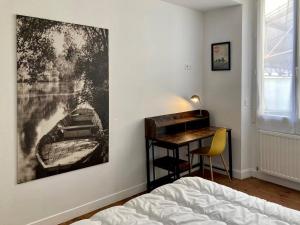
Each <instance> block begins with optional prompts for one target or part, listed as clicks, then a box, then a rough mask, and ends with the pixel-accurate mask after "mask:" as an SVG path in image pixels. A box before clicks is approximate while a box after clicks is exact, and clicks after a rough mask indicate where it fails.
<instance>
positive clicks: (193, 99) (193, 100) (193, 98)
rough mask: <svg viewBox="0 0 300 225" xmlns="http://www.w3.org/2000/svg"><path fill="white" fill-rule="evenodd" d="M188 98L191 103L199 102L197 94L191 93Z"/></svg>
mask: <svg viewBox="0 0 300 225" xmlns="http://www.w3.org/2000/svg"><path fill="white" fill-rule="evenodd" d="M190 99H191V101H192V102H193V103H200V97H199V96H198V95H193V96H192V97H191V98H190Z"/></svg>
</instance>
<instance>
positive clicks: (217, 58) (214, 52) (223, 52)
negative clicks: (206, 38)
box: [211, 42, 231, 71]
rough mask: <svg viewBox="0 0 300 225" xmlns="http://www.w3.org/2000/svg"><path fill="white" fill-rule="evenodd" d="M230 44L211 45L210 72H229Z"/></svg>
mask: <svg viewBox="0 0 300 225" xmlns="http://www.w3.org/2000/svg"><path fill="white" fill-rule="evenodd" d="M230 69H231V65H230V42H221V43H214V44H212V45H211V70H212V71H222V70H230Z"/></svg>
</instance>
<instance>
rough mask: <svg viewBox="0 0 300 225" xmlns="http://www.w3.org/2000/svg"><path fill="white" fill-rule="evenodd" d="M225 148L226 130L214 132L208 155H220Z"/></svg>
mask: <svg viewBox="0 0 300 225" xmlns="http://www.w3.org/2000/svg"><path fill="white" fill-rule="evenodd" d="M225 147H226V129H225V128H219V129H217V130H216V133H215V135H214V137H213V140H212V143H211V146H210V150H209V153H208V154H209V155H211V156H213V155H220V154H222V153H223V152H224V150H225Z"/></svg>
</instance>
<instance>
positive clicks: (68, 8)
mask: <svg viewBox="0 0 300 225" xmlns="http://www.w3.org/2000/svg"><path fill="white" fill-rule="evenodd" d="M232 12H233V13H234V14H233V15H231V13H232ZM220 13H222V14H223V16H230V17H231V18H232V21H230V23H234V24H236V25H237V26H238V28H236V29H233V30H232V32H233V36H232V37H231V36H228V37H224V39H231V40H232V41H233V49H234V50H233V57H234V61H233V71H232V72H231V73H220V74H211V73H208V74H207V75H206V77H208V76H211V77H212V80H211V81H210V80H208V79H207V80H208V81H207V82H208V84H207V86H206V88H209V87H212V86H215V85H217V86H216V87H227V88H225V89H224V91H222V92H220V93H212V94H210V95H208V96H207V98H208V100H209V101H210V102H214V100H215V99H216V98H217V96H215V94H217V95H218V96H219V95H222V96H224V95H227V94H228V97H226V98H225V99H223V100H224V101H226V100H227V99H233V101H232V102H233V103H232V104H230V105H228V106H226V108H220V107H221V106H218V105H214V104H212V105H208V106H209V110H212V115H214V114H215V113H216V115H220V113H221V115H222V114H223V113H224V115H223V116H221V117H222V118H223V119H222V120H219V119H216V118H217V117H215V119H214V120H215V122H216V123H217V124H220V125H228V126H231V127H232V128H233V129H234V139H235V146H234V148H235V149H236V151H238V149H239V145H240V137H239V136H238V135H237V133H238V132H239V130H238V128H237V126H238V122H236V119H237V118H240V113H238V112H237V113H236V115H228V118H229V120H227V113H226V112H228V110H229V109H230V112H232V111H233V110H235V109H236V108H237V107H238V106H239V104H240V101H239V99H240V96H236V94H233V92H232V90H231V89H236V90H239V88H240V87H236V84H237V82H240V77H239V76H238V73H239V71H240V66H239V65H238V61H239V56H240V50H239V46H240V41H239V40H237V39H236V38H235V36H236V35H238V33H239V32H240V28H239V27H240V22H239V21H237V20H236V19H237V17H239V14H240V13H239V9H238V8H236V9H234V10H233V11H232V10H230V11H228V12H227V11H224V12H222V11H220ZM15 14H21V15H28V16H35V17H42V18H47V19H54V20H59V21H65V22H71V23H79V24H85V25H91V26H96V27H105V28H108V29H109V30H110V161H109V163H107V164H103V165H99V166H94V167H90V168H86V169H82V170H77V171H73V172H70V173H65V174H61V175H57V176H53V177H49V178H45V179H40V180H36V181H32V182H28V183H25V184H21V185H17V184H16V134H17V132H16V57H15V51H16V48H15V44H16V43H15V40H16V37H15V35H16V34H15ZM216 16H217V14H216ZM218 18H222V17H221V15H219V16H218ZM206 20H210V21H211V22H212V23H213V22H216V21H215V19H214V18H213V15H212V16H207V18H206ZM228 23H229V21H228ZM228 25H229V24H228ZM0 26H1V35H0V49H1V51H0V68H1V75H0V77H1V79H0V104H1V107H0V115H1V117H0V149H1V151H0V162H1V169H0V177H1V183H0V224H1V225H2V224H3V225H24V224H27V223H30V222H33V221H37V220H40V219H43V218H45V217H49V218H48V219H47V220H44V221H43V220H42V221H40V222H39V223H37V224H55V223H58V222H62V221H63V220H67V219H69V218H72V217H75V216H77V215H79V214H80V213H85V212H87V211H91V210H93V209H95V208H99V207H101V206H103V205H104V204H108V203H110V202H112V201H116V200H118V199H121V198H124V197H127V196H130V195H132V194H135V193H137V192H140V191H142V190H144V189H145V181H146V170H145V150H144V128H143V118H144V117H146V116H153V115H159V114H166V113H173V112H179V111H185V110H190V109H192V106H191V105H190V104H189V103H188V102H187V101H186V100H185V99H184V97H189V96H190V95H192V94H194V93H199V94H200V95H202V93H201V88H200V87H201V73H202V62H203V60H202V42H203V22H202V14H201V13H198V12H196V11H192V10H190V9H185V8H181V7H178V6H173V5H170V4H168V3H164V2H161V1H158V0H151V1H149V0H90V1H84V0H64V1H60V0H39V1H36V0H27V1H23V0H1V2H0ZM207 30H208V32H209V34H210V35H221V34H222V32H219V31H217V30H216V29H215V28H214V29H213V28H212V29H208V28H207ZM214 41H219V40H214ZM206 44H208V43H206ZM206 48H207V46H206ZM208 55H209V53H208ZM206 58H208V57H207V56H206V57H205V61H204V63H206V64H207V61H206ZM184 64H191V65H192V71H191V72H186V71H184ZM214 80H215V81H214ZM222 96H221V97H222ZM238 102H239V103H238ZM227 107H228V108H227ZM227 109H228V110H227ZM219 110H221V111H219ZM235 116H237V118H235ZM236 164H237V163H236ZM84 204H86V205H84ZM82 205H83V206H82ZM78 206H82V207H79V208H76V209H75V210H73V211H72V210H70V211H66V212H65V213H62V214H58V213H61V212H63V211H65V210H69V209H72V208H74V207H78ZM55 214H58V215H56V216H54V217H51V216H52V215H55Z"/></svg>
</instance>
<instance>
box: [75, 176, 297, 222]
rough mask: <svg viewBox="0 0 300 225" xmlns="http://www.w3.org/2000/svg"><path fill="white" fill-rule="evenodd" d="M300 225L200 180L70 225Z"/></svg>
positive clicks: (274, 208) (291, 214)
mask: <svg viewBox="0 0 300 225" xmlns="http://www.w3.org/2000/svg"><path fill="white" fill-rule="evenodd" d="M162 224H165V225H177V224H178V225H225V224H227V225H241V224H243V225H258V224H259V225H287V224H291V225H300V212H299V211H296V210H292V209H288V208H285V207H283V206H280V205H277V204H274V203H271V202H267V201H265V200H262V199H259V198H256V197H252V196H249V195H247V194H244V193H242V192H239V191H236V190H233V189H231V188H228V187H226V186H223V185H220V184H217V183H214V182H211V181H208V180H205V179H201V178H199V177H188V178H181V179H180V180H177V181H176V182H174V183H172V184H167V185H164V186H162V187H159V188H157V189H155V190H154V191H152V192H151V193H149V194H145V195H142V196H139V197H137V198H135V199H132V200H130V201H129V202H127V203H126V204H125V205H123V206H116V207H112V208H109V209H106V210H103V211H101V212H99V213H97V214H95V215H94V216H93V217H92V218H90V219H88V220H82V221H79V222H76V223H74V224H73V225H162Z"/></svg>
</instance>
